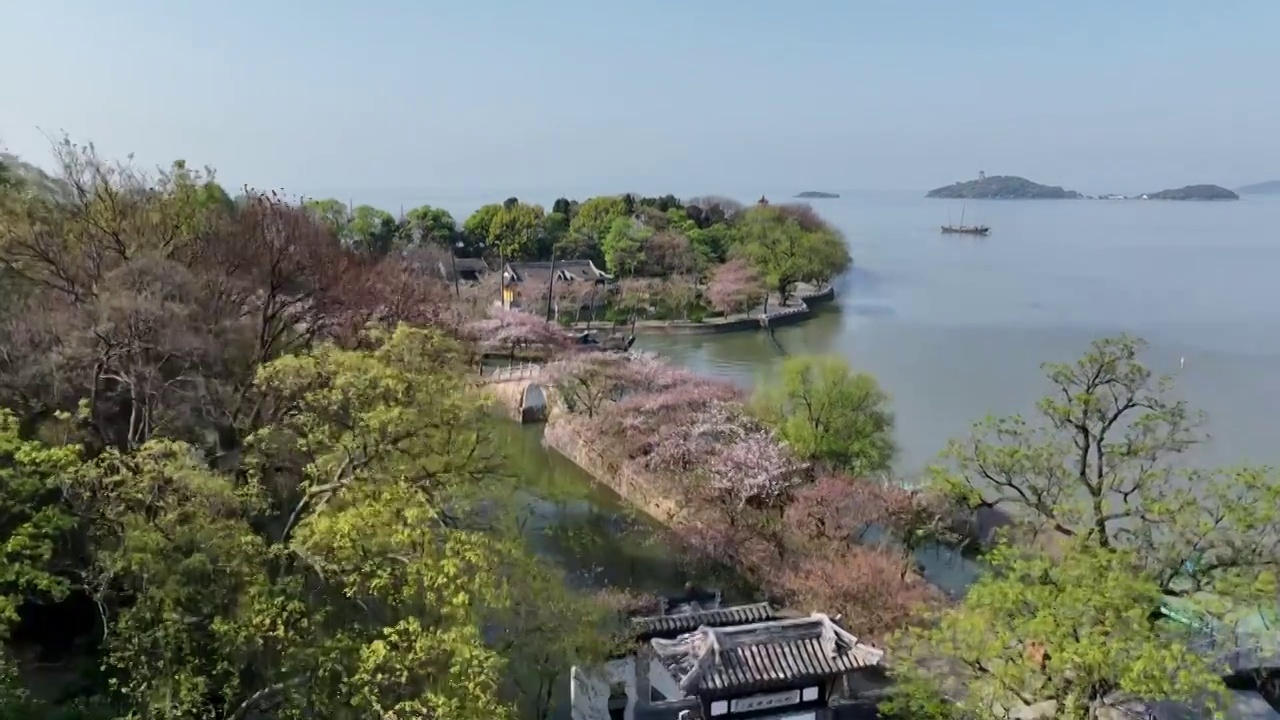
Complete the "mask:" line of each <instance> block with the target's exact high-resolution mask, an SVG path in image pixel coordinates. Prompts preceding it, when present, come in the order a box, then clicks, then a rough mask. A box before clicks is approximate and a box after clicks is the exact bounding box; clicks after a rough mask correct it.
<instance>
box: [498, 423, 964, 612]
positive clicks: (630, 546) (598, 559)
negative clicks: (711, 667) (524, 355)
mask: <svg viewBox="0 0 1280 720" xmlns="http://www.w3.org/2000/svg"><path fill="white" fill-rule="evenodd" d="M495 432H496V434H497V437H498V441H499V443H500V444H501V446H502V447H503V449H504V451H505V453H506V456H507V458H508V462H509V470H510V471H511V472H512V473H514V474H516V475H517V476H518V477H520V478H522V483H521V484H522V488H523V489H522V491H521V493H522V494H521V498H520V500H521V501H522V502H523V505H524V508H525V511H526V514H525V516H524V517H523V531H524V534H525V536H526V537H527V538H528V540H529V542H530V544H531V545H532V546H533V548H534V550H535V551H536V552H539V553H541V554H542V555H543V556H545V557H547V558H549V559H551V560H554V561H555V562H556V563H557V564H559V565H560V566H561V567H563V568H564V569H565V570H566V572H567V573H568V575H569V578H570V581H571V582H573V583H575V584H577V585H579V586H581V587H604V586H610V587H621V588H628V589H633V590H639V591H644V592H652V593H660V594H668V595H670V594H677V593H679V592H680V591H681V589H682V588H683V587H684V584H685V583H686V582H689V581H695V582H696V583H697V584H699V585H703V586H708V585H714V586H717V587H720V589H722V590H723V591H724V594H725V598H726V600H728V601H729V602H740V601H741V602H745V601H748V600H754V599H756V596H757V595H758V593H756V592H753V591H752V590H751V589H749V588H747V587H745V586H744V585H742V583H741V582H740V581H737V580H735V579H734V578H732V577H727V576H726V577H720V578H708V577H706V576H705V575H698V576H696V577H695V575H694V574H692V573H691V572H690V571H689V570H688V569H687V568H685V567H684V566H683V565H681V564H680V563H678V562H676V560H675V559H674V558H675V557H676V553H675V552H674V551H673V550H672V548H671V547H670V545H669V544H668V543H667V542H666V541H665V539H664V536H663V530H662V528H661V527H660V526H658V525H657V523H656V522H655V521H653V520H652V519H651V518H649V517H648V516H645V515H643V514H641V513H638V512H635V511H633V510H631V509H629V508H628V507H627V506H626V505H625V504H624V503H623V501H622V500H621V498H619V497H618V496H617V495H616V494H614V493H613V492H612V491H611V490H609V489H608V488H606V487H604V486H602V485H600V484H599V483H596V482H594V481H593V480H592V478H591V476H590V475H588V474H587V473H585V472H583V471H582V469H581V468H579V467H578V466H576V465H574V464H573V463H572V462H570V461H569V460H568V459H566V458H564V457H563V456H561V455H560V454H559V453H556V452H553V451H548V450H547V449H546V448H544V447H543V446H542V426H541V425H523V426H522V425H517V424H515V423H511V422H501V421H500V422H497V423H496V427H495ZM915 557H916V560H917V562H919V563H920V564H921V566H922V569H923V571H924V575H925V577H926V578H928V579H929V581H930V582H932V583H934V584H935V585H938V586H939V587H941V588H942V589H943V590H945V591H947V592H948V593H952V594H956V593H959V592H961V591H962V590H963V588H965V587H967V586H968V584H969V583H970V582H972V580H973V578H974V577H975V576H976V573H977V566H976V565H975V564H974V562H973V561H971V560H969V559H968V558H964V557H961V556H960V555H959V554H958V553H956V552H954V551H952V550H951V549H949V548H945V547H929V548H923V549H920V550H918V551H917V552H916V554H915Z"/></svg>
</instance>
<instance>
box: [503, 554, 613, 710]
mask: <svg viewBox="0 0 1280 720" xmlns="http://www.w3.org/2000/svg"><path fill="white" fill-rule="evenodd" d="M513 556H514V555H513ZM516 557H519V558H520V561H518V562H515V563H512V564H511V565H510V566H509V567H508V568H507V569H506V574H507V577H509V578H510V579H511V583H512V585H513V586H514V587H518V588H519V589H520V590H519V592H520V595H521V597H525V598H537V601H536V602H513V603H511V604H510V606H509V607H508V609H507V611H506V612H503V613H501V614H500V619H499V621H498V624H499V625H500V626H501V627H502V635H501V638H500V640H499V641H498V648H499V649H500V651H501V652H502V654H503V655H504V656H505V657H506V658H507V660H508V664H507V668H508V672H507V673H506V684H507V692H508V694H509V695H511V696H513V697H516V698H517V709H518V710H519V711H520V712H519V716H520V717H522V718H528V719H530V720H549V719H550V718H552V717H554V716H555V712H556V710H557V709H559V708H558V704H557V701H558V700H560V699H561V698H562V697H563V689H564V687H565V686H566V685H567V684H568V682H569V669H570V668H571V667H572V666H574V665H579V666H584V667H591V666H594V665H597V664H600V663H603V662H605V661H607V660H608V659H609V657H610V656H611V655H613V654H614V653H615V651H617V650H620V649H621V637H620V633H618V632H617V631H618V630H619V629H620V627H619V626H620V625H621V624H620V623H617V622H616V620H617V618H616V617H614V614H613V612H612V611H611V608H610V607H608V606H607V605H605V604H604V603H602V602H601V601H600V600H599V599H597V598H596V597H594V596H592V595H588V594H585V593H582V592H579V591H578V590H576V589H575V588H573V587H572V585H571V584H570V582H569V579H568V578H566V577H565V576H564V573H562V572H560V571H559V569H558V568H555V567H553V566H550V565H549V564H547V563H546V562H545V561H543V560H541V559H538V558H535V557H533V556H530V555H528V554H523V555H519V556H516ZM565 699H567V698H565Z"/></svg>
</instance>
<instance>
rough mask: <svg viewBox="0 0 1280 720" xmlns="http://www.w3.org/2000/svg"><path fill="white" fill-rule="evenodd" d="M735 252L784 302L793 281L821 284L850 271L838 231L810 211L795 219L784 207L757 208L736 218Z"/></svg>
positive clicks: (793, 283) (845, 249)
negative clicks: (817, 218)
mask: <svg viewBox="0 0 1280 720" xmlns="http://www.w3.org/2000/svg"><path fill="white" fill-rule="evenodd" d="M736 227H737V228H738V235H739V238H738V240H737V243H736V244H735V245H734V247H733V252H734V253H737V254H738V255H739V256H740V257H742V258H743V259H745V260H747V261H748V262H750V263H751V264H752V265H754V266H755V267H756V268H757V269H758V270H759V271H760V274H761V275H762V276H764V278H765V280H766V281H767V282H768V283H769V284H770V285H771V286H772V287H773V288H774V289H775V290H776V291H777V293H778V295H779V296H781V298H782V300H783V301H784V302H785V301H786V299H787V298H788V297H789V296H790V294H791V289H792V287H794V285H795V284H796V283H797V282H822V281H825V280H829V279H830V278H832V277H835V276H836V275H838V274H839V273H841V272H843V271H844V270H846V269H848V267H849V264H850V262H851V260H850V258H849V250H848V248H847V247H846V246H845V244H844V241H843V239H842V238H841V237H840V234H839V233H838V232H836V231H835V230H833V229H831V228H829V227H827V226H825V225H824V224H822V223H821V222H820V221H817V220H816V218H815V216H812V215H811V213H809V214H808V215H807V216H806V215H802V216H801V217H797V216H796V213H795V212H793V211H790V210H788V208H786V207H782V206H777V207H775V206H772V205H764V206H756V207H753V208H751V209H750V210H747V211H746V212H744V213H743V215H742V218H741V219H740V220H739V221H738V222H737V225H736Z"/></svg>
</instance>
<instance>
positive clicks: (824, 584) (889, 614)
mask: <svg viewBox="0 0 1280 720" xmlns="http://www.w3.org/2000/svg"><path fill="white" fill-rule="evenodd" d="M776 581H777V584H778V585H779V586H780V588H781V589H782V591H783V593H784V595H785V596H786V598H787V600H788V602H789V603H791V604H794V605H798V606H801V607H809V608H823V609H824V610H825V611H826V612H828V613H831V614H835V613H840V614H842V615H844V616H845V617H847V618H849V619H850V621H851V622H853V623H854V625H853V627H851V628H850V630H851V631H852V632H855V633H857V634H858V635H859V636H860V637H863V638H868V639H871V638H879V639H881V640H883V638H884V637H885V636H886V635H887V634H889V633H891V632H892V631H894V630H897V629H899V628H901V627H903V626H904V625H906V624H907V623H908V622H910V621H911V620H913V619H914V618H916V617H917V616H919V614H920V611H921V610H922V609H923V608H925V607H928V606H930V605H932V604H934V603H938V602H940V601H941V599H942V598H941V594H940V593H939V592H938V590H937V589H936V588H934V587H933V586H931V585H929V584H928V583H927V582H926V581H925V580H924V579H923V578H921V577H919V576H918V575H916V574H915V573H913V572H911V565H910V564H909V563H908V562H907V560H906V559H905V558H903V557H902V556H901V555H898V554H896V553H894V552H892V551H889V550H885V549H882V548H872V547H862V546H858V545H843V546H841V545H831V546H828V547H826V548H823V549H822V550H815V551H813V552H810V553H807V554H805V555H803V556H800V557H798V558H796V559H794V560H793V561H791V562H788V563H787V564H786V566H785V567H783V568H781V569H780V572H779V573H778V577H777V578H776Z"/></svg>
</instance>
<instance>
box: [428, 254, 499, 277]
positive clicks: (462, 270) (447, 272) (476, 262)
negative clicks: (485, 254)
mask: <svg viewBox="0 0 1280 720" xmlns="http://www.w3.org/2000/svg"><path fill="white" fill-rule="evenodd" d="M439 265H440V272H441V274H443V275H444V277H445V279H446V280H452V279H453V269H454V268H457V269H458V275H460V276H461V275H465V274H467V273H474V274H475V275H484V274H486V273H488V272H489V265H488V264H487V263H485V261H484V260H483V259H481V258H462V257H460V258H454V259H453V260H452V261H449V260H441V261H440V263H439Z"/></svg>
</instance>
